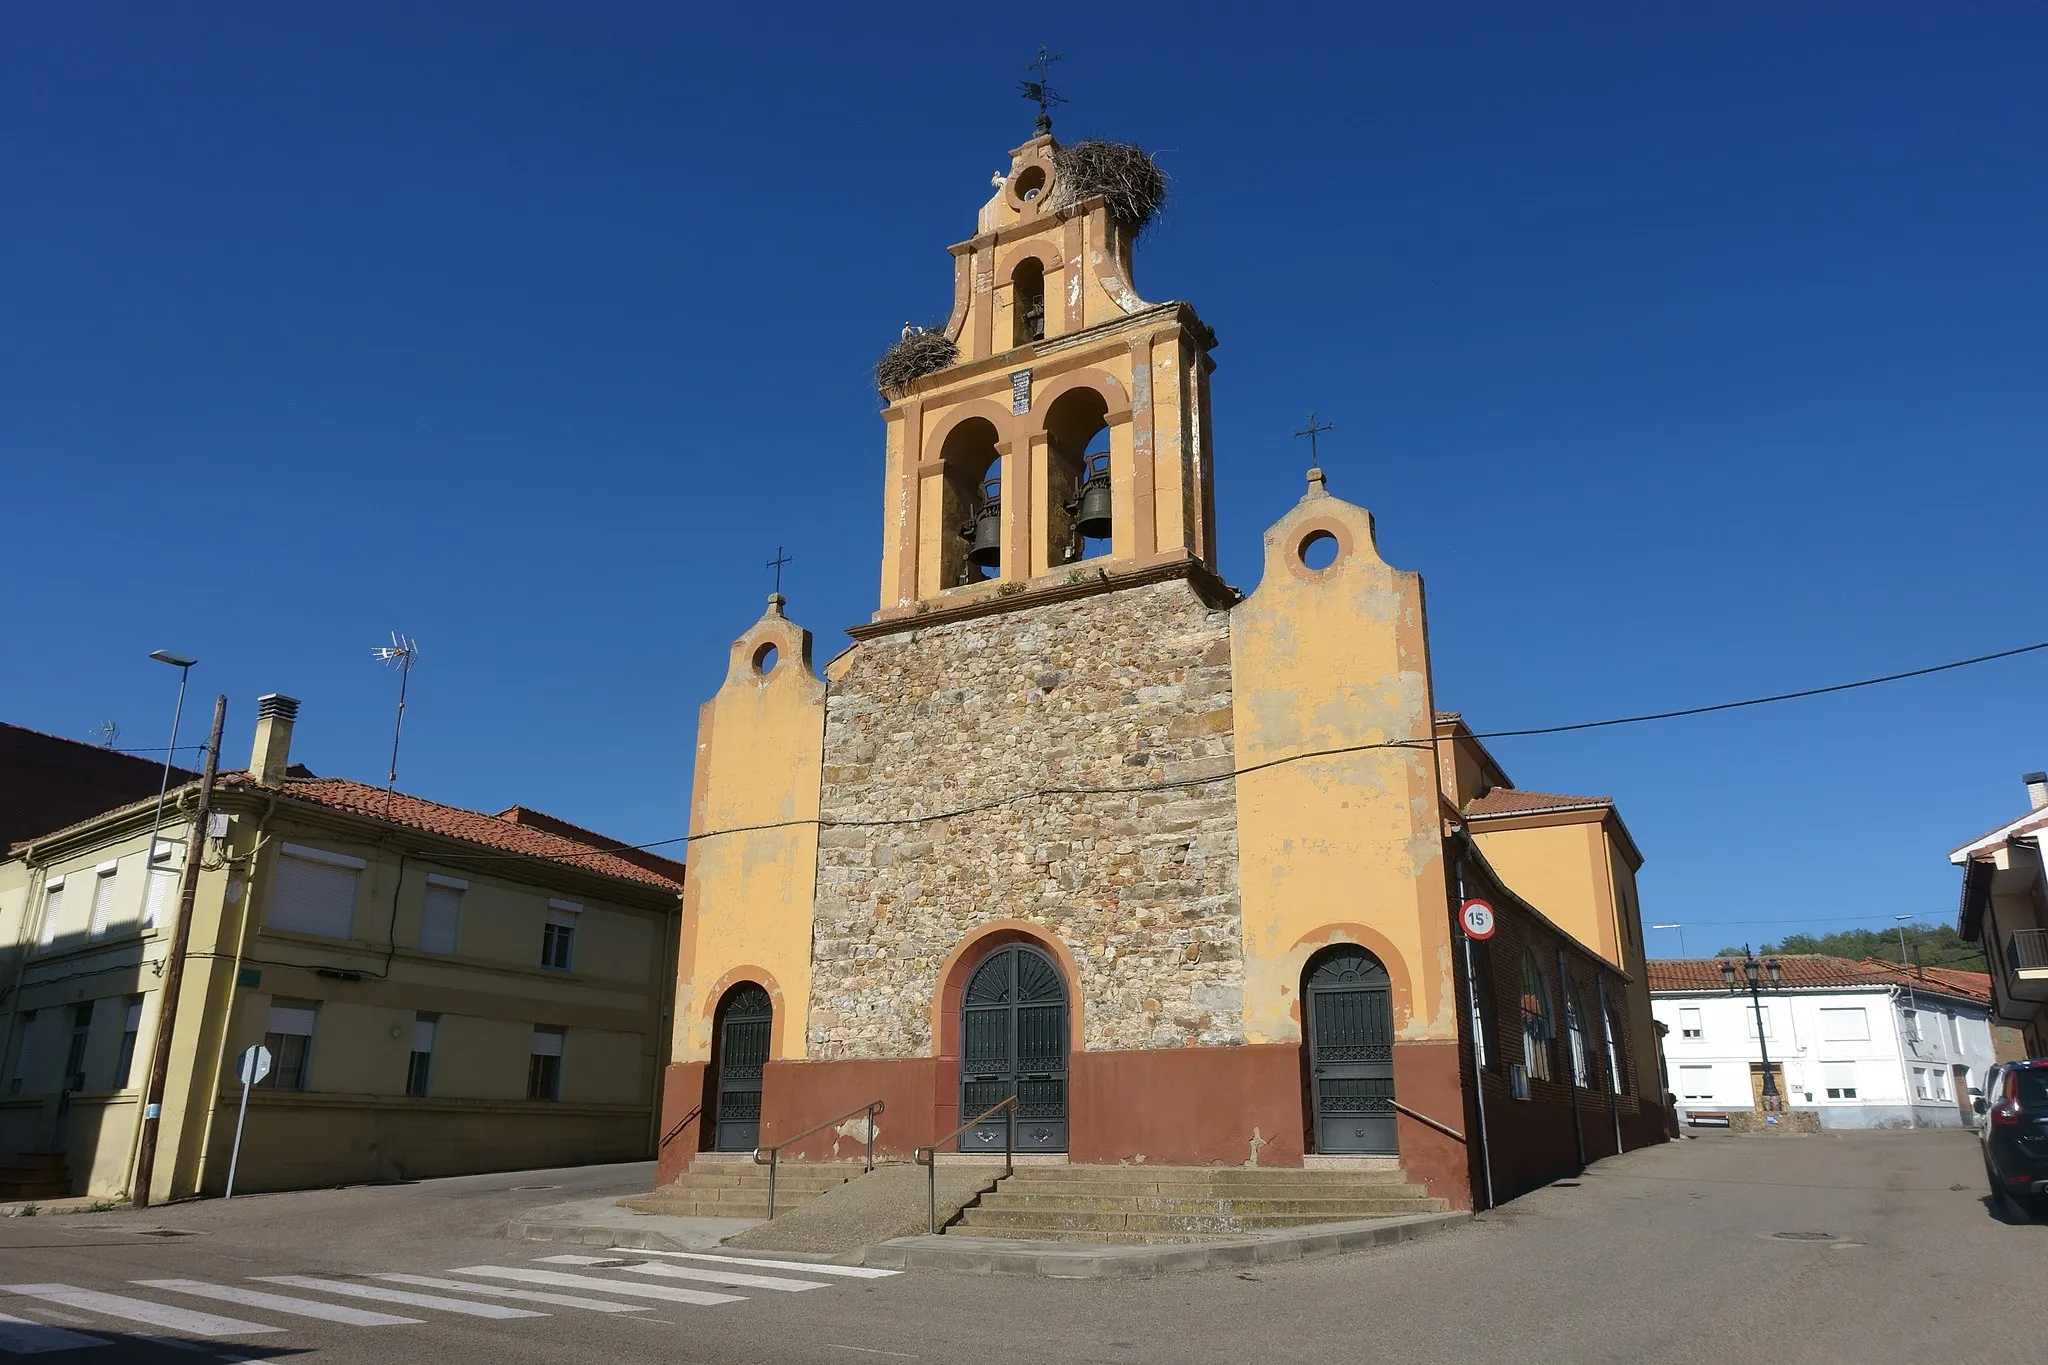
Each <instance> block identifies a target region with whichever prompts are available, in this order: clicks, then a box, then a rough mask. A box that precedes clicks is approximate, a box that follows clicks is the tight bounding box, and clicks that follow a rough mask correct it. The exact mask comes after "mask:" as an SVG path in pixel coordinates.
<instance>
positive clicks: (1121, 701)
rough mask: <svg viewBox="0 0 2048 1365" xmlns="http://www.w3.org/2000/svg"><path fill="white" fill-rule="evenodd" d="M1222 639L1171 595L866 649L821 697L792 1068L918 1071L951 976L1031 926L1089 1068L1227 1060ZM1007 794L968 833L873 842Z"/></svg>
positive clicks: (1230, 962) (959, 829)
mask: <svg viewBox="0 0 2048 1365" xmlns="http://www.w3.org/2000/svg"><path fill="white" fill-rule="evenodd" d="M1230 687H1231V683H1230V624H1229V614H1228V612H1226V611H1219V610H1214V609H1212V608H1210V607H1208V606H1207V605H1205V604H1204V603H1203V602H1202V601H1201V600H1200V599H1199V598H1198V597H1197V596H1196V595H1195V593H1194V591H1193V589H1192V588H1191V587H1189V585H1188V584H1187V583H1185V582H1179V581H1175V582H1166V583H1155V584H1150V585H1146V586H1142V587H1133V588H1126V589H1123V590H1120V591H1115V592H1108V593H1104V594H1102V595H1101V596H1097V597H1089V598H1084V599H1081V600H1079V601H1072V602H1061V603H1054V604H1050V605H1045V606H1040V607H1035V608H1032V607H1023V608H1020V609H1019V610H1016V611H1012V612H1003V613H998V614H996V615H993V616H987V617H982V618H980V619H978V620H972V621H963V622H955V623H952V624H948V625H940V626H934V627H931V628H929V629H924V630H916V631H908V632H904V633H901V634H896V635H890V636H885V637H882V638H879V639H874V640H869V641H865V642H863V643H862V644H860V645H859V646H858V647H857V650H856V653H855V655H854V657H853V659H852V661H851V664H850V666H849V667H848V668H847V670H846V671H845V673H844V674H843V675H842V676H841V677H840V678H839V679H838V680H837V681H835V682H833V683H832V684H831V685H830V689H829V693H828V696H827V699H826V720H825V758H824V774H823V777H824V782H823V799H822V809H821V814H822V816H823V820H824V824H825V828H824V829H823V830H821V831H820V834H819V839H818V887H817V898H816V911H815V915H816V919H815V924H814V934H813V946H812V955H813V959H814V967H813V975H812V984H811V1001H810V1037H809V1046H810V1055H811V1056H812V1057H813V1058H818V1059H832V1058H849V1057H905V1056H922V1055H927V1054H928V1053H929V1052H930V1050H931V1046H932V1038H931V1019H932V1003H931V1002H932V998H933V995H934V993H935V992H936V991H937V990H938V989H939V986H940V981H939V974H940V972H941V970H942V968H943V967H944V964H945V960H946V958H947V956H948V955H949V954H950V953H951V952H952V951H953V949H954V948H955V947H956V946H958V945H959V943H960V942H961V941H962V940H963V939H965V938H966V937H968V936H969V935H970V934H972V933H973V932H974V930H975V929H976V928H977V927H978V926H980V925H983V924H987V923H989V922H990V921H993V920H1004V919H1009V920H1025V921H1030V922H1033V923H1035V924H1039V925H1043V926H1044V927H1045V930H1046V932H1047V934H1048V935H1049V936H1052V937H1056V938H1057V939H1058V940H1059V941H1060V942H1061V943H1063V944H1064V945H1065V946H1066V948H1067V949H1068V951H1069V952H1071V953H1072V954H1073V956H1074V958H1075V960H1076V961H1077V962H1078V963H1079V973H1080V978H1081V979H1080V980H1078V981H1069V982H1068V983H1067V986H1068V991H1069V996H1070V999H1074V1000H1076V1003H1078V1004H1079V1005H1080V1006H1081V1008H1082V1017H1083V1021H1084V1024H1085V1034H1084V1039H1085V1046H1086V1047H1087V1048H1088V1049H1089V1050H1091V1051H1097V1050H1109V1049H1132V1048H1165V1047H1183V1046H1192V1045H1211V1046H1218V1045H1229V1044H1235V1043H1241V1042H1243V1041H1244V1033H1243V1023H1242V1013H1243V1004H1244V967H1243V962H1242V959H1241V949H1240V944H1241V942H1242V938H1241V935H1240V931H1239V922H1238V920H1239V912H1238V894H1237V893H1238V888H1237V817H1236V794H1235V784H1234V783H1233V782H1232V781H1231V780H1230V779H1229V778H1228V777H1224V778H1222V780H1220V781H1215V782H1208V783H1203V784H1202V785H1198V786H1189V787H1181V788H1176V789H1172V790H1166V791H1158V790H1147V791H1137V792H1128V793H1124V792H1118V793H1114V794H1087V795H1081V794H1062V795H1053V796H1034V795H1029V793H1033V792H1036V791H1039V790H1041V789H1044V788H1047V787H1089V788H1102V787H1112V788H1129V787H1143V786H1147V785H1151V784H1157V783H1160V782H1171V781H1178V780H1183V779H1187V778H1201V777H1213V776H1217V775H1220V774H1227V773H1229V772H1230V771H1231V769H1232V766H1233V753H1232V742H1231V691H1230ZM1008 797H1018V798H1020V799H1016V800H1013V801H1008V802H1006V803H1004V804H1000V805H997V806H995V807H994V808H993V809H987V810H981V811H978V812H976V813H973V814H969V815H964V816H957V817H954V818H949V819H938V820H931V821H928V822H925V823H920V824H907V825H906V824H892V825H881V826H871V827H865V828H863V827H858V826H849V825H840V826H838V827H834V823H833V822H835V821H872V820H895V819H901V818H903V817H906V816H927V815H934V814H937V813H939V812H944V811H951V810H956V809H958V808H960V807H964V806H971V805H977V804H980V803H985V802H990V801H997V800H1000V799H1002V798H1008Z"/></svg>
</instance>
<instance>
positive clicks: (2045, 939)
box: [2005, 929, 2048, 972]
mask: <svg viewBox="0 0 2048 1365" xmlns="http://www.w3.org/2000/svg"><path fill="white" fill-rule="evenodd" d="M2005 963H2006V966H2007V967H2009V968H2010V969H2012V970H2013V971H2016V972H2023V971H2032V970H2034V969H2035V968H2037V967H2048V929H2015V930H2014V931H2013V935H2012V937H2011V938H2009V939H2007V940H2006V944H2005Z"/></svg>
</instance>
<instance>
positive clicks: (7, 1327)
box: [0, 1313, 107, 1356]
mask: <svg viewBox="0 0 2048 1365" xmlns="http://www.w3.org/2000/svg"><path fill="white" fill-rule="evenodd" d="M106 1344H107V1341H106V1338H105V1337H89V1336H87V1335H86V1334H85V1333H83V1332H74V1331H72V1330H71V1329H70V1328H68V1327H52V1326H50V1325H49V1324H48V1323H43V1322H35V1321H32V1320H30V1319H28V1318H17V1317H15V1316H14V1315H13V1314H12V1313H0V1351H5V1352H7V1353H8V1354H9V1355H17V1356H33V1355H41V1354H42V1353H43V1352H44V1351H75V1350H77V1349H78V1348H79V1347H81V1346H104V1345H106Z"/></svg>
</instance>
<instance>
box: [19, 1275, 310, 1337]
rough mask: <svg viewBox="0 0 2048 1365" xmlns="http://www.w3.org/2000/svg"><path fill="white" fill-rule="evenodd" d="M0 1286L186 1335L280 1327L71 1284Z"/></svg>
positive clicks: (245, 1333)
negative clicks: (104, 1292)
mask: <svg viewBox="0 0 2048 1365" xmlns="http://www.w3.org/2000/svg"><path fill="white" fill-rule="evenodd" d="M0 1289H4V1290H6V1291H7V1292H8V1293H10V1294H20V1295H23V1296H25V1297H27V1298H31V1299H47V1300H49V1301H50V1302H51V1303H61V1304H63V1305H64V1306H65V1307H67V1308H83V1309H84V1310H85V1311H86V1312H88V1313H98V1314H100V1315H101V1316H102V1317H109V1318H126V1319H127V1320H128V1321H129V1322H146V1323H148V1324H149V1325H150V1326H152V1327H168V1328H170V1329H171V1330H172V1331H173V1332H183V1333H185V1334H186V1335H188V1336H195V1337H239V1336H250V1335H253V1334H254V1333H257V1332H282V1331H283V1330H284V1328H282V1327H270V1326H267V1325H265V1324H263V1323H260V1322H243V1321H242V1320H241V1319H240V1318H223V1317H220V1316H218V1315H216V1314H213V1313H199V1312H195V1311H193V1310H192V1309H190V1308H173V1307H171V1306H170V1305H169V1304H167V1303H151V1302H150V1301H149V1300H148V1299H131V1298H129V1297H128V1296H127V1295H125V1294H102V1293H100V1292H99V1291H98V1290H96V1289H80V1288H78V1287H77V1286H75V1285H68V1284H0Z"/></svg>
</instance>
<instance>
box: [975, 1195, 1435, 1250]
mask: <svg viewBox="0 0 2048 1365" xmlns="http://www.w3.org/2000/svg"><path fill="white" fill-rule="evenodd" d="M1443 1211H1444V1201H1442V1200H1428V1201H1421V1200H1418V1201H1415V1202H1414V1203H1413V1204H1409V1203H1403V1204H1401V1205H1399V1206H1398V1207H1394V1208H1389V1209H1386V1210H1383V1211H1379V1212H1363V1211H1359V1210H1349V1211H1346V1212H1344V1213H1307V1214H1303V1213H1270V1214H1243V1215H1233V1216H1231V1217H1228V1218H1224V1217H1215V1216H1193V1215H1182V1214H1165V1213H1076V1212H1064V1213H1063V1212H1057V1211H1039V1210H1026V1209H981V1208H972V1209H969V1210H967V1212H966V1214H965V1215H964V1216H963V1217H962V1218H961V1220H960V1222H959V1223H957V1224H955V1225H954V1226H956V1227H957V1228H959V1230H960V1231H961V1232H964V1233H966V1234H968V1235H970V1236H979V1235H981V1234H982V1233H984V1232H987V1231H988V1230H990V1229H993V1228H1012V1229H1026V1230H1028V1235H1035V1236H1041V1237H1058V1236H1060V1235H1061V1234H1063V1233H1065V1234H1085V1235H1084V1236H1079V1237H1077V1238H1075V1240H1080V1241H1094V1240H1096V1237H1095V1234H1097V1233H1103V1232H1132V1233H1189V1232H1199V1233H1208V1234H1212V1235H1213V1234H1228V1233H1241V1232H1244V1231H1247V1230H1249V1229H1253V1228H1284V1227H1301V1226H1304V1225H1306V1224H1311V1223H1348V1222H1353V1221H1356V1220H1360V1219H1365V1218H1386V1217H1396V1216H1399V1215H1401V1214H1407V1213H1441V1212H1443Z"/></svg>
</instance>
